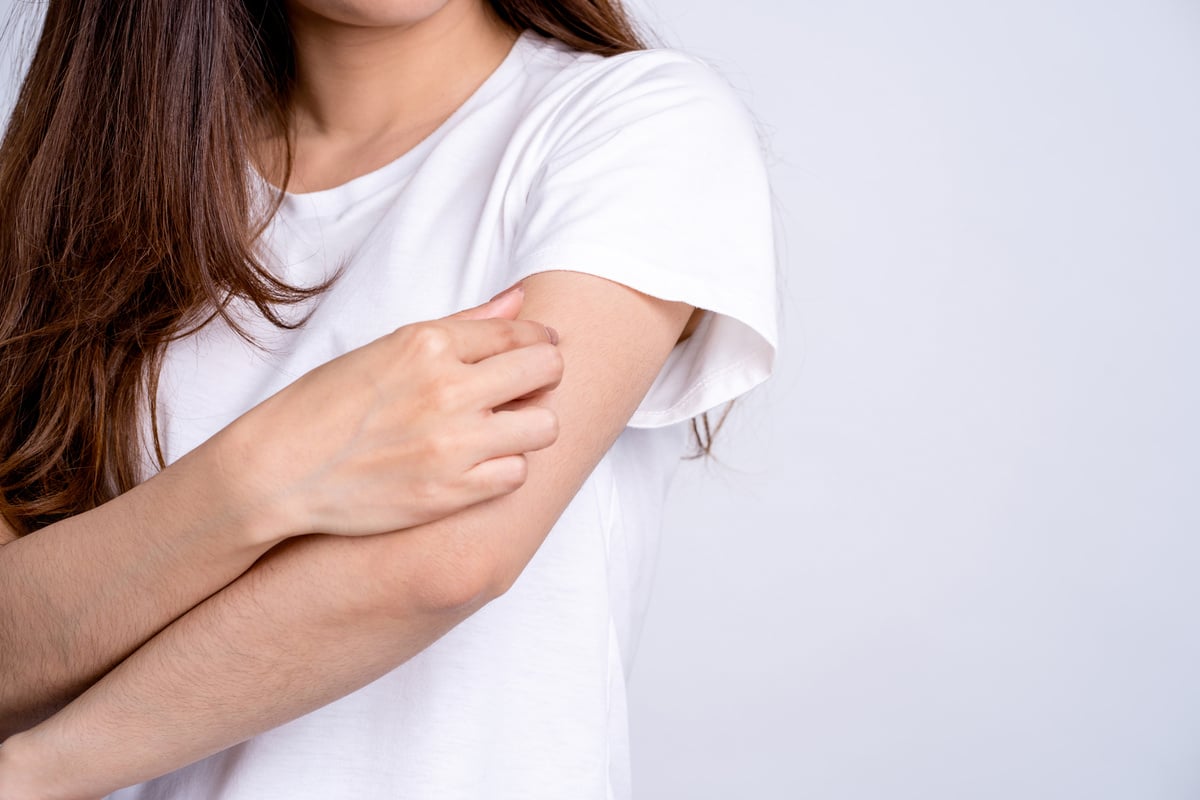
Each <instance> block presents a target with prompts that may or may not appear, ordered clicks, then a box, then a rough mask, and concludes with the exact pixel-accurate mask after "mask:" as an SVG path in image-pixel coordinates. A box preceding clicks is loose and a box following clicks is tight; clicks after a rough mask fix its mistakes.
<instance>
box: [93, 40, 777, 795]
mask: <svg viewBox="0 0 1200 800" xmlns="http://www.w3.org/2000/svg"><path fill="white" fill-rule="evenodd" d="M264 243H265V244H266V246H267V247H266V252H270V253H271V254H273V255H272V256H271V257H270V259H269V261H270V265H271V268H272V269H273V270H276V271H277V272H278V274H280V275H281V276H282V277H284V278H286V279H287V280H289V281H291V282H292V283H295V284H311V283H315V282H316V281H317V280H319V279H321V278H323V277H325V276H326V275H327V274H330V272H331V271H332V269H333V268H334V267H335V266H336V265H337V264H338V263H340V262H341V261H342V260H348V267H347V269H346V272H345V273H344V274H343V276H342V277H341V278H340V279H339V281H338V282H337V283H335V285H334V286H333V287H332V288H331V289H330V290H329V291H328V292H326V293H324V294H322V295H320V296H319V298H317V299H316V300H315V301H314V303H313V306H315V311H314V312H313V314H312V316H311V318H310V319H309V321H308V323H307V324H306V325H305V326H304V327H302V328H300V329H298V330H293V331H281V330H279V329H276V328H274V327H272V326H271V325H269V324H268V323H265V322H263V321H257V322H256V321H255V319H254V316H253V315H252V314H250V313H249V312H248V311H246V312H245V319H246V321H247V323H248V324H249V327H250V330H251V332H252V333H254V335H255V336H257V337H258V338H259V339H260V340H261V341H263V342H264V343H265V344H267V345H268V349H267V350H266V351H260V350H256V349H255V348H252V347H250V346H249V345H247V344H246V343H245V342H244V341H243V340H241V339H240V338H238V337H237V336H236V335H235V334H234V333H233V332H232V331H231V330H230V329H229V327H228V325H226V324H225V323H224V322H222V321H220V320H217V321H216V322H214V323H212V324H210V325H209V326H207V327H205V328H203V329H202V330H201V331H199V332H198V333H196V334H193V335H191V336H189V337H187V338H185V339H182V340H180V341H178V342H174V343H172V344H171V346H170V347H169V349H168V351H167V356H166V360H165V363H164V367H163V372H162V376H161V381H160V387H159V389H160V392H159V408H160V415H161V418H160V431H161V434H160V435H161V436H162V439H163V445H164V448H165V454H166V457H167V461H168V463H170V462H171V461H174V460H175V459H177V458H179V457H180V456H181V455H183V454H184V453H185V452H187V451H188V450H190V449H192V448H193V447H195V446H196V445H198V444H200V443H201V442H203V441H204V440H205V439H207V438H208V437H209V436H211V435H212V434H213V433H215V432H216V431H217V430H219V429H220V428H221V427H223V426H224V425H226V424H228V423H229V422H230V421H232V420H233V419H235V418H236V417H237V416H239V415H240V414H242V413H243V412H245V411H246V410H247V409H249V408H250V407H252V406H253V405H255V404H256V403H258V402H259V401H261V400H263V399H264V398H266V397H267V396H269V395H270V394H272V393H274V392H276V391H278V390H279V389H281V388H282V387H284V386H285V385H286V384H288V383H290V382H291V381H293V380H295V379H296V378H297V377H299V376H300V375H301V374H303V373H304V372H307V371H308V370H310V369H313V368H314V367H316V366H318V365H320V364H322V363H324V362H325V361H328V360H329V359H331V358H334V357H336V356H338V355H340V354H342V353H345V352H347V351H348V350H351V349H353V348H355V347H358V346H360V345H364V344H366V343H367V342H369V341H371V340H373V339H375V338H377V337H379V336H381V335H383V334H385V333H388V332H389V331H391V330H393V329H394V328H396V327H398V326H400V325H403V324H406V323H409V322H413V321H417V320H422V319H429V318H433V317H438V316H442V315H444V314H448V313H451V312H453V311H456V310H458V309H461V308H465V307H468V306H473V305H476V304H478V303H480V302H482V301H483V300H485V299H487V298H488V297H491V296H492V295H494V294H496V293H497V292H499V291H500V290H502V289H504V288H506V287H508V286H510V285H512V284H513V283H515V282H516V281H517V280H519V279H520V278H522V277H525V276H528V275H531V274H533V273H537V272H541V271H546V270H555V269H567V270H573V271H578V272H586V273H592V274H595V275H599V276H603V277H605V278H608V279H610V280H614V281H618V282H620V283H623V284H626V285H628V286H631V287H633V288H635V289H638V290H640V291H642V292H646V293H648V294H651V295H655V296H658V297H661V298H666V299H671V300H681V301H686V302H688V303H690V304H692V305H695V306H698V307H701V308H705V309H709V310H711V311H713V312H714V313H713V314H708V315H705V320H704V321H703V322H702V324H701V325H700V326H699V328H698V329H697V330H696V332H695V333H694V334H693V335H692V336H691V337H690V338H689V339H688V340H686V341H685V342H684V343H682V344H680V345H678V346H677V347H676V348H675V349H674V351H673V352H672V353H671V356H670V358H669V360H668V362H667V364H666V366H665V367H664V368H663V370H662V372H661V374H660V375H659V376H658V379H657V381H656V382H655V384H654V386H653V388H652V389H651V390H650V391H649V393H648V395H647V396H646V398H645V399H644V400H643V402H642V403H641V405H640V407H639V408H638V410H637V412H636V413H635V414H634V416H633V419H632V420H631V422H630V423H629V427H628V428H627V429H626V430H625V431H624V432H623V433H622V435H621V436H620V437H619V439H618V440H617V442H616V444H615V445H614V446H613V448H612V450H611V451H610V452H609V453H608V454H607V455H606V456H605V457H604V459H603V460H602V461H601V462H600V465H599V466H598V467H597V468H596V470H595V471H594V472H593V474H592V475H591V476H590V477H589V478H588V480H587V481H586V483H585V484H584V486H583V488H582V489H581V490H580V491H579V494H578V495H577V496H576V497H575V498H574V500H572V502H571V503H570V505H569V506H568V508H567V509H566V511H565V512H564V513H563V515H562V517H561V518H560V520H559V521H558V523H557V524H556V525H555V526H554V529H553V530H552V531H551V532H550V534H549V536H548V537H547V539H546V541H545V542H544V543H543V545H542V546H541V548H540V549H539V550H538V552H537V553H536V555H535V556H534V558H533V560H532V561H531V562H530V563H529V565H528V567H527V568H526V569H525V571H524V572H523V573H522V575H521V576H520V578H519V579H518V580H517V582H516V584H515V585H514V586H513V587H512V588H511V589H510V590H509V591H508V592H507V593H506V594H504V595H503V596H501V597H500V598H498V599H497V600H495V601H493V602H492V603H490V604H489V605H488V606H486V607H485V608H483V609H482V610H480V611H479V612H478V613H476V614H475V615H474V616H472V617H471V618H469V619H467V620H466V621H464V622H463V623H462V624H460V625H459V626H458V627H457V628H455V629H454V630H452V631H451V632H450V633H448V634H447V635H446V636H444V637H443V638H442V639H440V640H439V641H437V642H435V643H434V644H433V645H432V646H430V647H429V648H427V649H426V650H424V651H423V652H421V653H420V654H418V655H417V656H415V657H414V658H412V659H410V660H409V661H408V662H406V663H405V664H403V665H401V666H400V667H399V668H397V669H395V670H394V671H392V672H391V673H389V674H387V675H385V676H384V677H382V678H380V679H379V680H377V681H375V682H374V683H372V684H370V685H368V686H366V687H364V688H362V689H360V690H359V691H357V692H354V693H353V694H350V695H348V696H346V697H344V698H342V699H340V700H338V701H336V702H334V703H331V704H330V705H328V706H326V707H324V708H321V709H319V710H317V711H315V712H313V713H311V714H308V715H306V716H304V717H301V718H299V719H297V720H295V721H293V722H290V723H288V724H286V725H284V726H282V727H280V728H277V729H275V730H273V731H270V732H268V733H265V734H263V735H261V736H258V737H255V738H254V739H251V740H250V741H248V742H245V743H244V744H241V745H238V746H236V747H233V748H230V749H229V750H226V751H224V752H221V753H218V754H216V755H214V756H212V757H210V758H207V759H205V760H203V761H201V762H198V763H196V764H193V765H191V766H189V767H186V768H184V769H181V770H179V771H177V772H174V773H172V774H170V775H167V776H164V777H162V778H160V779H158V780H155V781H151V782H149V783H146V784H142V785H140V786H137V787H131V788H129V789H125V790H123V791H120V792H117V793H116V794H115V795H113V796H112V797H114V798H119V800H152V799H153V800H159V799H165V798H172V800H184V799H185V798H186V799H187V800H264V798H288V799H289V800H306V799H307V798H311V799H312V800H331V799H332V798H355V800H384V798H387V799H388V800H396V799H400V798H402V799H403V800H433V799H434V798H436V799H437V800H449V799H450V798H462V800H467V798H470V800H478V799H479V798H489V799H490V800H501V799H502V798H521V799H522V800H530V799H531V798H533V799H536V798H547V800H549V799H550V798H553V799H554V800H562V799H563V798H571V800H614V798H616V799H622V798H628V797H630V796H631V789H630V776H629V742H628V732H627V721H626V694H625V680H626V677H627V676H628V674H629V670H630V666H631V661H632V658H633V654H634V648H635V645H636V643H637V639H638V633H639V630H640V625H641V620H642V616H643V613H644V610H645V607H646V602H647V599H648V589H649V584H650V579H651V576H652V572H653V567H654V557H655V553H656V551H657V546H658V539H657V537H658V531H659V525H660V516H661V509H662V504H663V498H664V493H665V491H666V488H667V483H668V481H669V480H670V477H671V474H672V472H673V470H674V469H675V466H676V465H677V464H678V461H679V457H680V456H681V455H682V453H683V451H684V448H685V445H686V440H687V434H686V426H685V425H683V424H680V423H681V422H682V421H684V420H687V419H688V418H690V417H692V416H695V415H697V414H699V413H700V412H702V411H704V410H706V409H710V408H712V407H714V406H717V405H720V404H722V403H723V402H725V401H727V400H729V399H731V398H733V397H735V396H737V395H739V394H742V393H743V392H745V391H747V390H749V389H751V388H752V387H754V386H755V385H757V384H759V383H760V382H762V381H763V380H764V379H766V377H767V376H768V374H769V373H770V370H771V366H772V361H773V357H774V351H775V341H776V335H775V259H774V250H773V237H772V215H771V203H770V192H769V189H768V185H767V177H766V170H765V167H764V163H763V159H762V155H761V153H760V148H759V143H758V139H757V136H756V134H755V130H754V126H753V124H752V122H751V119H750V117H749V114H748V113H747V111H746V109H745V107H744V106H743V105H742V103H741V101H740V99H739V98H738V97H737V95H736V93H735V92H734V91H733V90H732V89H731V88H730V87H729V85H728V84H727V83H726V82H725V81H724V80H723V79H722V78H721V77H719V76H718V75H717V74H716V73H715V72H713V71H712V70H711V69H710V68H708V67H707V66H705V65H704V64H702V63H701V62H699V61H697V60H695V59H693V58H691V57H689V56H686V55H683V54H681V53H679V52H676V51H672V50H650V51H643V52H636V53H629V54H625V55H621V56H616V57H610V58H601V57H599V56H595V55H590V54H583V53H579V52H577V51H574V50H571V49H570V48H568V47H566V46H565V45H563V44H561V43H558V42H556V41H553V40H549V39H546V38H544V37H541V36H538V35H536V34H534V33H532V32H528V31H527V32H525V33H524V34H523V35H522V36H521V37H520V39H519V40H518V41H517V42H516V44H515V45H514V47H513V49H512V51H511V52H510V54H509V55H508V56H507V58H506V59H505V60H504V61H503V63H502V64H501V65H500V66H499V68H498V69H497V70H496V71H495V72H494V73H493V74H492V75H491V76H490V77H489V78H488V79H487V80H486V81H485V82H484V83H483V85H482V86H481V87H480V88H479V89H478V90H477V91H476V92H475V93H474V94H473V95H472V96H471V97H470V99H468V100H467V101H466V103H465V104H464V105H463V106H462V107H460V108H459V109H458V110H457V111H456V112H455V113H454V114H453V115H452V116H451V117H450V118H449V119H448V120H447V121H446V122H445V123H444V124H443V125H442V126H441V127H439V128H438V129H437V130H436V131H435V132H434V133H433V134H431V135H430V136H429V137H428V138H426V139H425V140H424V141H422V142H421V143H420V144H418V145H417V146H416V147H415V148H413V149H412V150H411V151H409V152H408V153H406V154H404V155H403V156H401V157H400V158H399V159H397V160H395V161H393V162H391V163H389V164H387V165H386V166H383V167H381V168H379V169H377V170H375V171H373V172H371V173H369V174H366V175H363V176H361V177H358V178H355V179H353V180H351V181H349V182H348V183H345V184H343V185H341V186H337V187H335V188H332V189H328V190H325V191H319V192H313V193H309V194H300V195H288V196H287V198H286V201H285V203H284V205H283V207H282V209H281V210H280V213H279V214H278V216H277V217H276V218H275V220H274V221H273V222H272V224H271V227H270V228H269V229H268V231H267V232H266V234H265V240H264ZM239 308H240V307H239ZM297 635H303V634H302V632H297Z"/></svg>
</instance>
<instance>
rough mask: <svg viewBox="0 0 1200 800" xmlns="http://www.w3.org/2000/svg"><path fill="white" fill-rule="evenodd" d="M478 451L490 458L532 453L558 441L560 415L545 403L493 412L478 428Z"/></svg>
mask: <svg viewBox="0 0 1200 800" xmlns="http://www.w3.org/2000/svg"><path fill="white" fill-rule="evenodd" d="M476 431H477V432H476V434H474V435H475V436H478V443H477V445H476V446H477V448H478V449H477V450H476V451H475V452H477V453H482V454H483V455H484V456H485V457H486V458H487V459H492V458H501V457H503V456H509V455H516V454H518V453H532V452H534V451H535V450H541V449H543V448H546V447H549V446H550V445H552V444H554V442H555V441H557V440H558V415H557V414H555V413H554V412H553V411H552V410H550V409H549V408H546V407H545V406H527V407H526V408H522V409H520V410H518V411H499V412H496V413H494V414H490V415H489V416H488V417H487V419H486V420H485V421H484V422H483V424H482V425H480V426H479V427H478V428H477V429H476Z"/></svg>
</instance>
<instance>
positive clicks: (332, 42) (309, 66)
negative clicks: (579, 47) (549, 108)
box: [289, 0, 517, 143]
mask: <svg viewBox="0 0 1200 800" xmlns="http://www.w3.org/2000/svg"><path fill="white" fill-rule="evenodd" d="M291 5H292V7H291V8H290V9H289V21H290V24H291V28H292V35H293V37H294V41H295V45H296V83H295V86H294V93H293V95H292V113H293V119H294V121H295V125H296V130H295V133H296V136H297V137H298V138H299V139H301V140H303V139H312V138H317V139H322V140H326V141H338V142H345V143H353V142H369V141H373V140H378V139H380V138H385V137H389V136H395V135H397V134H400V135H403V134H404V133H405V132H407V131H419V130H422V129H428V128H431V127H435V126H436V125H437V124H439V123H440V122H441V121H442V120H443V119H445V117H447V116H449V114H450V113H452V112H453V111H454V109H455V108H457V107H458V106H459V105H461V104H462V103H463V102H464V101H465V100H466V99H467V98H468V97H469V96H470V95H471V93H472V92H474V91H475V89H477V88H478V87H479V85H480V84H481V83H483V81H484V80H485V79H486V78H487V76H488V75H490V74H491V73H492V72H493V71H494V70H495V69H496V67H497V66H499V64H500V62H501V61H502V60H503V59H504V57H505V55H507V53H508V51H509V49H510V48H511V46H512V43H513V41H514V40H515V39H516V35H517V34H516V33H515V32H514V31H512V30H511V29H510V28H508V27H507V26H505V25H504V24H503V23H502V22H500V20H498V19H496V18H495V16H494V15H493V14H492V12H491V9H490V8H489V7H488V5H487V3H485V2H481V1H480V0H447V2H446V3H445V5H443V6H442V7H441V8H440V9H439V10H438V11H436V12H434V13H432V14H430V15H428V16H426V17H424V18H421V19H419V20H416V21H412V22H404V23H397V24H395V25H389V26H370V27H366V26H362V25H355V24H351V23H347V22H340V21H336V20H332V19H330V18H328V17H324V16H320V15H317V14H314V13H312V12H310V11H307V10H304V9H301V8H298V7H297V6H298V5H299V4H291Z"/></svg>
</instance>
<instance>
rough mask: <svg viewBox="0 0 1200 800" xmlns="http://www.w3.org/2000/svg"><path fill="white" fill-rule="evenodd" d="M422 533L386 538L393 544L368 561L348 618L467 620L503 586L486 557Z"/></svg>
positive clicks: (399, 533)
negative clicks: (350, 616)
mask: <svg viewBox="0 0 1200 800" xmlns="http://www.w3.org/2000/svg"><path fill="white" fill-rule="evenodd" d="M424 533H425V531H421V532H417V531H415V530H410V531H407V532H398V533H396V534H386V536H387V537H388V538H391V539H392V541H391V542H389V543H388V546H387V547H386V548H385V549H384V550H383V551H382V552H379V553H377V554H376V555H375V557H373V558H371V559H370V561H369V562H368V564H367V566H366V576H367V581H366V582H365V585H363V586H361V587H360V588H359V590H357V591H355V593H354V597H355V600H356V601H357V602H352V605H353V606H355V607H354V608H352V609H349V611H350V613H351V614H354V615H357V614H362V613H366V614H368V615H370V616H383V617H395V616H406V615H410V614H413V613H418V614H427V615H433V616H437V617H441V616H446V615H451V616H456V617H461V618H465V617H467V616H469V615H470V614H472V613H474V612H475V611H477V610H479V609H480V608H482V607H483V606H485V605H487V604H488V603H489V602H491V601H492V600H494V599H495V598H496V597H498V596H499V595H500V594H502V593H503V591H504V590H505V589H506V588H507V587H505V586H504V585H503V582H502V581H501V580H500V575H499V573H498V570H497V568H496V563H495V560H494V559H493V558H491V557H490V556H489V555H488V554H486V553H483V552H480V551H479V549H477V548H468V547H458V546H455V545H454V544H453V543H448V542H446V541H445V540H444V539H443V540H441V541H440V542H439V541H437V539H436V537H426V536H423V534H424ZM438 544H440V545H441V546H440V547H438V546H436V545H438ZM363 604H365V606H366V607H365V608H364V607H363Z"/></svg>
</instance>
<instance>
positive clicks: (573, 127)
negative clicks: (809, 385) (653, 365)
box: [510, 51, 777, 428]
mask: <svg viewBox="0 0 1200 800" xmlns="http://www.w3.org/2000/svg"><path fill="white" fill-rule="evenodd" d="M617 58H619V59H623V61H622V62H619V63H617V64H615V65H614V66H613V68H611V69H608V70H606V71H604V72H603V74H602V75H600V76H599V77H598V78H597V79H596V80H595V81H592V82H590V83H588V84H587V85H585V86H583V87H582V88H580V89H579V90H578V91H576V92H574V93H573V94H572V96H571V97H570V98H569V99H568V100H566V101H564V103H563V105H562V107H561V108H560V109H559V111H558V113H557V114H556V115H555V116H554V122H553V130H552V131H549V132H548V133H547V135H546V137H545V138H544V140H543V141H544V142H545V143H546V144H545V150H544V152H546V153H547V156H546V157H545V158H544V159H543V160H542V161H541V163H540V165H539V167H538V169H537V172H536V174H534V175H533V177H532V179H531V181H530V185H529V190H528V194H527V195H526V197H525V205H524V208H523V210H522V213H521V215H520V217H519V220H518V222H517V224H516V225H515V230H514V235H513V239H512V251H511V252H512V259H511V262H510V264H511V267H512V269H513V271H514V272H513V274H512V276H511V278H512V281H513V282H515V281H516V280H520V279H521V278H524V277H526V276H528V275H532V274H534V273H537V272H543V271H547V270H571V271H576V272H585V273H590V274H593V275H597V276H600V277H603V278H606V279H609V280H612V281H616V282H618V283H622V284H625V285H626V286H629V287H631V288H633V289H636V290H638V291H641V292H644V293H646V294H649V295H653V296H655V297H659V298H662V299H665V300H677V301H682V302H686V303H688V304H690V305H693V306H696V307H697V308H701V309H705V310H706V311H708V312H710V313H706V314H704V315H703V318H702V320H701V322H700V325H699V326H698V327H697V329H696V330H695V331H694V332H693V334H692V335H691V336H690V337H689V338H688V339H686V340H685V341H683V342H681V343H680V344H678V345H676V347H675V348H674V349H673V350H672V352H671V354H670V356H669V357H668V359H667V362H666V364H665V365H664V366H663V369H662V370H661V371H660V373H659V375H658V377H657V379H656V380H655V382H654V384H653V386H652V387H651V388H650V391H649V392H648V393H647V395H646V397H645V398H644V399H643V400H642V402H641V405H640V406H639V407H638V409H637V411H636V412H635V413H634V415H633V418H632V419H631V420H630V422H629V424H630V425H631V426H633V427H642V428H652V427H659V426H664V425H670V424H672V423H675V422H679V421H681V420H686V419H688V418H690V417H694V416H696V415H698V414H700V413H701V412H703V411H707V410H709V409H712V408H714V407H716V406H719V405H721V404H723V403H725V402H726V401H729V400H732V399H733V398H735V397H737V396H738V395H740V394H742V393H744V392H746V391H748V390H750V389H752V388H753V387H755V386H756V385H758V384H759V383H761V382H762V381H764V380H766V378H767V377H768V376H769V375H770V373H771V370H772V368H773V363H774V358H775V349H776V341H777V340H776V313H775V308H776V262H775V248H774V236H773V231H772V208H771V193H770V188H769V185H768V180H767V171H766V167H765V164H764V160H763V155H762V149H761V146H760V144H759V140H758V136H757V134H756V131H755V128H754V124H753V121H752V119H751V117H750V114H749V112H748V111H747V109H746V107H745V105H744V104H743V103H742V101H741V99H740V98H739V97H738V95H737V94H736V92H735V91H734V90H733V89H732V87H731V86H730V85H729V84H728V83H727V82H726V81H725V80H724V78H722V77H721V76H720V75H719V74H718V73H717V72H715V71H714V70H712V69H711V68H710V67H708V66H706V65H704V64H703V63H702V62H700V61H697V60H695V59H693V58H691V57H689V56H686V55H684V54H681V53H678V52H676V51H645V52H642V53H635V54H630V55H627V56H618V57H617Z"/></svg>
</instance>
